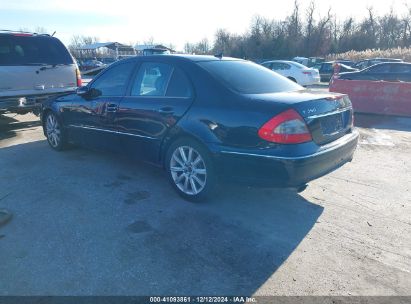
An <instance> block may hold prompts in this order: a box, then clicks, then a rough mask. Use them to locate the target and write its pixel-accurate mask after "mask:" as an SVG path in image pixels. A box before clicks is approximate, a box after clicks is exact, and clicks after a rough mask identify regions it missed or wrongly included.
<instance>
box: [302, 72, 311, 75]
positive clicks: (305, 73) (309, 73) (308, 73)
mask: <svg viewBox="0 0 411 304" xmlns="http://www.w3.org/2000/svg"><path fill="white" fill-rule="evenodd" d="M303 74H304V75H311V72H303Z"/></svg>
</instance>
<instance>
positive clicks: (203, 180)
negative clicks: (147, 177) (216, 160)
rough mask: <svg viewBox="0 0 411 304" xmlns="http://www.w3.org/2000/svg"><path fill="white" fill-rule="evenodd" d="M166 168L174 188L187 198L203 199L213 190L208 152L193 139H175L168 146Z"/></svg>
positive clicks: (213, 173)
mask: <svg viewBox="0 0 411 304" xmlns="http://www.w3.org/2000/svg"><path fill="white" fill-rule="evenodd" d="M166 169H167V173H168V177H169V180H170V182H171V184H172V185H173V187H174V189H176V191H177V192H178V194H180V196H182V197H183V198H185V199H187V200H190V201H200V200H204V199H206V198H209V197H210V195H211V194H212V192H213V190H214V187H215V184H216V174H215V171H214V165H213V162H212V159H211V156H210V153H209V152H208V151H207V150H206V148H204V147H203V146H202V145H201V144H199V143H197V142H196V141H194V140H191V139H182V140H177V141H176V142H174V143H173V144H172V145H171V146H170V148H169V149H168V152H167V157H166Z"/></svg>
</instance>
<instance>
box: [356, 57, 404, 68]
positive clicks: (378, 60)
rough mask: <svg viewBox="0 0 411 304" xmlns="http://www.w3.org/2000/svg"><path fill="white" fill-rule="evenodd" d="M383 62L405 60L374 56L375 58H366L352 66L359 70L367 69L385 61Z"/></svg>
mask: <svg viewBox="0 0 411 304" xmlns="http://www.w3.org/2000/svg"><path fill="white" fill-rule="evenodd" d="M383 62H403V61H402V59H393V58H373V59H365V60H361V61H358V62H356V63H355V64H354V65H353V66H352V67H353V68H357V69H359V70H363V69H366V68H368V67H370V66H372V65H374V64H377V63H383Z"/></svg>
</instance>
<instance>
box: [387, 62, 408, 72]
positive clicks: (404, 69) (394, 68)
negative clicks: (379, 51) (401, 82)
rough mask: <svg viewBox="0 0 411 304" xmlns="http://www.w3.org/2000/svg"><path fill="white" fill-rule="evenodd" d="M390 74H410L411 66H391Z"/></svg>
mask: <svg viewBox="0 0 411 304" xmlns="http://www.w3.org/2000/svg"><path fill="white" fill-rule="evenodd" d="M391 72H392V73H411V64H393V65H392V67H391Z"/></svg>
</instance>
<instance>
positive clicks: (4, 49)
mask: <svg viewBox="0 0 411 304" xmlns="http://www.w3.org/2000/svg"><path fill="white" fill-rule="evenodd" d="M72 63H73V59H72V58H71V56H70V54H69V52H68V51H67V49H66V48H65V46H64V45H63V44H62V43H61V42H60V41H59V40H58V39H56V38H52V37H49V36H15V35H0V65H35V64H72Z"/></svg>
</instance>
